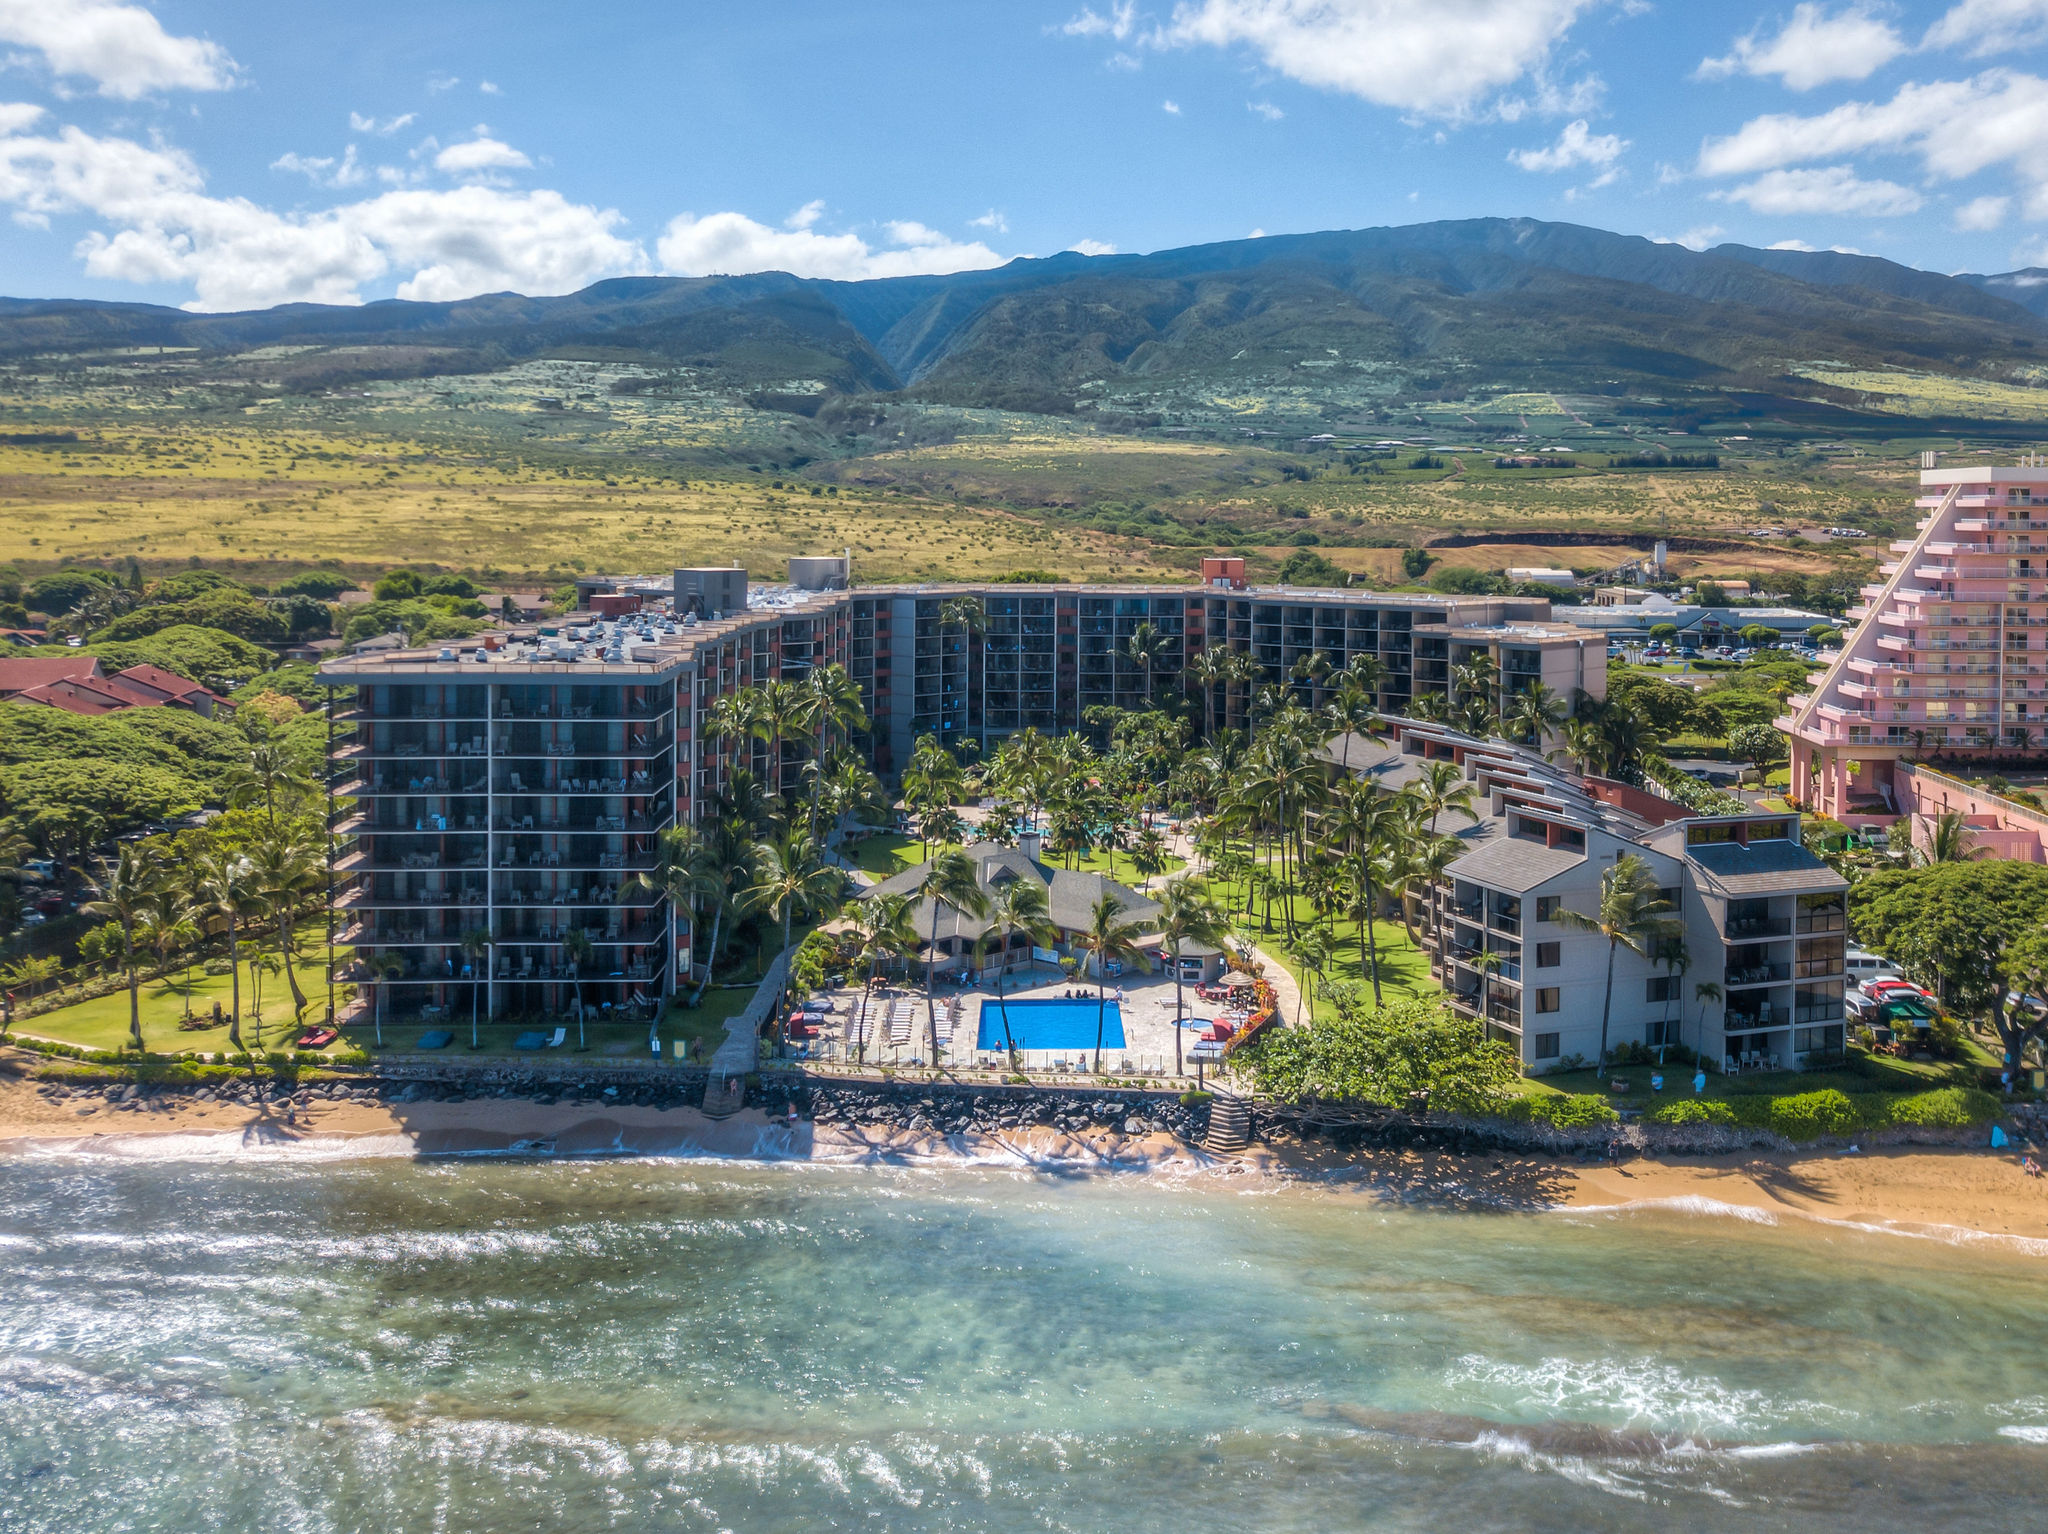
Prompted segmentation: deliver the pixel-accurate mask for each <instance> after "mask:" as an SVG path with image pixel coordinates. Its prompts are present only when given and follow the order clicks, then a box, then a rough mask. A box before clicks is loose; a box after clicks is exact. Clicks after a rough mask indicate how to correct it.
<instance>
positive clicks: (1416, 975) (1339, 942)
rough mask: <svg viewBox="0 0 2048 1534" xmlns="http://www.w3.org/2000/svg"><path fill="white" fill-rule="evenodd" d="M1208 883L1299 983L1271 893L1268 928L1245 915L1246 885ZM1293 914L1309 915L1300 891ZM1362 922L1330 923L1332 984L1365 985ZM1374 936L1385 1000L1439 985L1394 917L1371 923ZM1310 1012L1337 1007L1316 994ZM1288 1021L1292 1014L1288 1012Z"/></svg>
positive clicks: (1240, 926) (1298, 968)
mask: <svg viewBox="0 0 2048 1534" xmlns="http://www.w3.org/2000/svg"><path fill="white" fill-rule="evenodd" d="M1209 888H1210V889H1211V890H1212V891H1213V892H1214V893H1215V895H1216V897H1217V898H1218V899H1219V900H1221V901H1222V902H1223V904H1224V908H1225V909H1226V910H1228V911H1229V912H1230V913H1231V915H1232V917H1233V919H1234V920H1235V923H1236V926H1237V930H1238V931H1239V932H1240V933H1242V934H1243V935H1244V936H1245V937H1247V938H1249V939H1250V940H1251V941H1252V942H1254V943H1257V944H1258V945H1259V947H1260V948H1261V949H1262V950H1264V951H1265V952H1266V953H1269V954H1271V955H1273V957H1275V958H1276V959H1278V960H1279V961H1280V962H1281V963H1282V964H1283V965H1285V966H1286V967H1287V972H1288V973H1289V974H1291V975H1293V976H1294V981H1295V984H1297V985H1300V984H1302V975H1303V970H1302V965H1301V961H1300V960H1299V959H1297V958H1296V957H1295V956H1294V955H1293V954H1291V953H1289V952H1288V951H1287V948H1286V946H1285V942H1284V939H1285V937H1286V930H1285V926H1284V924H1283V923H1282V921H1281V919H1280V910H1279V904H1278V897H1277V895H1276V898H1275V905H1274V909H1273V919H1272V923H1273V924H1272V927H1271V929H1270V930H1268V929H1267V928H1265V927H1263V926H1261V925H1260V920H1259V917H1260V914H1262V913H1254V914H1253V915H1252V916H1251V917H1250V918H1249V919H1247V918H1246V917H1245V914H1244V898H1245V888H1244V885H1243V884H1241V883H1236V884H1233V883H1228V882H1226V881H1224V880H1220V879H1212V880H1211V881H1209ZM1295 915H1296V918H1297V920H1298V921H1305V920H1306V919H1307V918H1308V915H1309V905H1308V902H1307V900H1305V899H1303V898H1302V897H1300V896H1298V895H1297V896H1296V899H1295ZM1361 925H1362V923H1359V922H1355V921H1343V920H1339V921H1338V922H1337V923H1336V924H1335V927H1334V931H1335V934H1336V947H1335V949H1334V951H1333V952H1332V954H1331V958H1330V964H1329V967H1328V968H1327V969H1326V970H1325V971H1324V973H1323V978H1324V979H1325V980H1327V981H1329V982H1331V983H1333V984H1347V983H1348V984H1358V985H1364V986H1367V987H1368V988H1370V985H1371V980H1370V979H1369V977H1368V971H1367V968H1366V965H1365V964H1364V963H1363V962H1361V959H1360V956H1359V952H1358V949H1359V928H1360V926H1361ZM1373 927H1374V932H1375V941H1376V944H1377V947H1378V949H1379V967H1380V994H1381V995H1382V996H1383V997H1384V998H1385V999H1386V1000H1387V1001H1389V1002H1394V1001H1407V1000H1411V999H1413V998H1415V997H1418V996H1434V995H1436V994H1438V993H1439V992H1440V991H1441V989H1442V987H1440V986H1439V985H1438V984H1437V983H1436V981H1435V980H1434V979H1432V978H1431V977H1430V973H1429V957H1428V955H1426V954H1425V953H1423V951H1422V950H1421V949H1420V948H1418V947H1417V946H1416V945H1415V943H1414V941H1413V940H1412V939H1411V938H1410V937H1409V936H1408V929H1407V928H1405V927H1403V926H1402V925H1401V923H1400V922H1398V921H1377V922H1375V923H1374V924H1373ZM1312 1010H1313V1013H1314V1015H1315V1016H1316V1017H1331V1016H1334V1015H1335V1013H1336V1008H1335V1007H1334V1006H1332V1005H1331V1003H1330V1002H1329V1001H1328V999H1326V998H1324V997H1320V996H1318V997H1315V998H1314V1000H1313V1008H1312ZM1288 1021H1289V1022H1292V1021H1293V1019H1292V1018H1289V1019H1288Z"/></svg>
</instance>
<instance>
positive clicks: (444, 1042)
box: [419, 1028, 455, 1049]
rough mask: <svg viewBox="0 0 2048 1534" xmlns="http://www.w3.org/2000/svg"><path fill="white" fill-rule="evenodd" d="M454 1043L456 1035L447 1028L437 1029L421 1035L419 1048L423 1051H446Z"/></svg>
mask: <svg viewBox="0 0 2048 1534" xmlns="http://www.w3.org/2000/svg"><path fill="white" fill-rule="evenodd" d="M454 1042H455V1035H454V1034H452V1033H450V1032H449V1031H448V1030H447V1029H446V1028H435V1029H433V1030H432V1031H430V1032H427V1033H423V1034H421V1035H420V1042H419V1047H420V1048H421V1049H446V1048H447V1047H448V1046H449V1045H450V1044H453V1043H454Z"/></svg>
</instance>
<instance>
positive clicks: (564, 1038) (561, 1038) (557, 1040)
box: [547, 1028, 569, 1049]
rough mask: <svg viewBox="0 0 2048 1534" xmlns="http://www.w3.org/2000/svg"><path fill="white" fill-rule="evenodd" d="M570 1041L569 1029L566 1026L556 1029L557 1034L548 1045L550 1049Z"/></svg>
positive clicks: (558, 1047) (557, 1047)
mask: <svg viewBox="0 0 2048 1534" xmlns="http://www.w3.org/2000/svg"><path fill="white" fill-rule="evenodd" d="M568 1042H569V1030H568V1029H566V1028H557V1029H556V1030H555V1036H554V1037H553V1038H551V1039H549V1040H548V1042H547V1047H548V1048H549V1049H560V1048H561V1047H562V1046H563V1045H564V1044H566V1043H568Z"/></svg>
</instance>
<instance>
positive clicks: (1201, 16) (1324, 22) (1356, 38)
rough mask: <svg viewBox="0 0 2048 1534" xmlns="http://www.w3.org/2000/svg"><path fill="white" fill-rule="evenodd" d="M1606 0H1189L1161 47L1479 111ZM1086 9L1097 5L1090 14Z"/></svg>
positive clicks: (1152, 37) (1415, 104)
mask: <svg viewBox="0 0 2048 1534" xmlns="http://www.w3.org/2000/svg"><path fill="white" fill-rule="evenodd" d="M1596 3H1597V0H1182V3H1180V4H1178V5H1176V6H1175V8H1174V11H1173V16H1172V19H1171V20H1170V21H1168V22H1166V23H1165V24H1164V25H1162V26H1160V27H1159V28H1157V29H1155V30H1154V31H1153V32H1151V33H1149V34H1147V36H1146V38H1145V41H1146V42H1147V43H1148V44H1149V45H1151V46H1154V47H1210V48H1224V49H1230V48H1239V47H1242V48H1248V49H1250V50H1251V51H1252V52H1253V53H1255V54H1257V55H1258V57H1259V58H1260V60H1261V61H1262V62H1263V63H1264V64H1265V65H1266V67H1267V68H1269V69H1273V70H1277V71H1278V72H1279V73H1281V74H1283V75H1285V76H1287V77H1288V78H1289V79H1292V80H1297V81H1299V82H1301V83H1302V84H1304V85H1313V86H1316V87H1317V88H1319V89H1322V90H1330V91H1340V92H1342V93H1344V94H1345V95H1350V96H1357V97H1359V98H1360V99H1362V100H1365V101H1370V102H1372V103H1374V104H1375V105H1378V106H1387V107H1396V108H1399V109H1400V110H1402V111H1407V112H1414V113H1417V114H1419V115H1423V116H1430V117H1445V118H1460V117H1465V116H1468V115H1470V113H1471V112H1472V110H1473V109H1474V107H1475V106H1476V105H1477V104H1478V103H1479V102H1480V101H1481V100H1482V99H1483V98H1485V97H1486V96H1487V95H1488V94H1490V93H1492V92H1494V91H1497V90H1500V89H1502V88H1503V87H1505V86H1509V85H1512V84H1514V82H1515V81H1517V80H1519V79H1521V78H1523V77H1524V76H1525V75H1528V74H1529V73H1531V72H1532V71H1536V70H1540V69H1541V68H1542V66H1543V65H1544V64H1545V63H1546V62H1547V60H1548V59H1549V56H1550V51H1551V49H1552V48H1553V47H1554V46H1556V44H1557V43H1558V41H1559V40H1560V39H1561V38H1562V37H1563V36H1564V34H1565V32H1566V31H1567V30H1569V28H1570V27H1571V24H1572V23H1573V22H1574V21H1576V20H1577V19H1578V18H1579V16H1580V15H1582V14H1583V13H1584V12H1586V11H1587V10H1590V9H1591V8H1592V7H1593V6H1594V5H1595V4H1596ZM1083 14H1084V15H1086V14H1090V13H1083Z"/></svg>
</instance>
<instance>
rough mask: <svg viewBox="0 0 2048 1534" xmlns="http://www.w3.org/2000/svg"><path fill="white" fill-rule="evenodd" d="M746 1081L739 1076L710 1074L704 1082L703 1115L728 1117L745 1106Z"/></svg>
mask: <svg viewBox="0 0 2048 1534" xmlns="http://www.w3.org/2000/svg"><path fill="white" fill-rule="evenodd" d="M746 1101H747V1083H746V1081H745V1079H744V1078H743V1077H739V1076H719V1075H715V1074H714V1075H712V1076H710V1077H708V1078H706V1080H705V1082H704V1104H703V1107H704V1116H705V1117H706V1118H708V1119H729V1118H731V1117H732V1116H733V1115H734V1114H735V1113H738V1112H739V1111H740V1109H741V1108H743V1107H745V1106H746Z"/></svg>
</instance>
